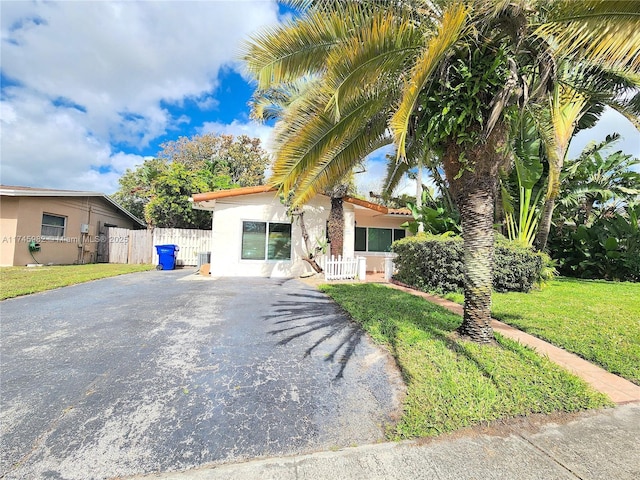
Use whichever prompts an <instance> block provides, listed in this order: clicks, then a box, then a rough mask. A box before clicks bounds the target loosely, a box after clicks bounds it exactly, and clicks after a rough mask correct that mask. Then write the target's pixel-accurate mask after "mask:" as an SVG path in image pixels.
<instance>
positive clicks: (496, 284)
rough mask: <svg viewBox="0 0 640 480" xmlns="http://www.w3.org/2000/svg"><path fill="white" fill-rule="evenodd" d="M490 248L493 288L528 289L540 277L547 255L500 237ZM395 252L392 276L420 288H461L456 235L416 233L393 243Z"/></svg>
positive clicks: (461, 261) (461, 262) (459, 243)
mask: <svg viewBox="0 0 640 480" xmlns="http://www.w3.org/2000/svg"><path fill="white" fill-rule="evenodd" d="M494 248H495V250H494V259H495V267H494V272H493V288H494V290H495V291H497V292H528V291H530V290H531V289H532V288H533V287H534V285H536V283H539V282H541V281H542V280H544V278H543V277H544V276H545V275H546V271H547V268H546V267H547V266H548V264H549V259H548V258H545V257H546V255H545V254H543V253H537V252H534V251H533V250H532V249H530V248H527V247H522V246H519V245H517V244H515V243H513V242H509V241H508V240H506V239H504V238H498V239H497V241H496V245H495V247H494ZM393 251H394V252H395V253H396V254H397V257H396V259H395V265H396V268H397V271H398V272H397V273H396V275H394V278H395V279H396V280H398V281H400V282H403V283H406V284H407V285H411V286H413V287H416V288H418V289H420V290H425V291H434V292H440V293H450V292H456V291H460V290H462V288H463V275H464V274H463V267H464V257H463V255H464V252H463V244H462V239H461V238H460V237H443V236H437V235H416V236H414V237H407V238H404V239H402V240H399V241H397V242H394V244H393Z"/></svg>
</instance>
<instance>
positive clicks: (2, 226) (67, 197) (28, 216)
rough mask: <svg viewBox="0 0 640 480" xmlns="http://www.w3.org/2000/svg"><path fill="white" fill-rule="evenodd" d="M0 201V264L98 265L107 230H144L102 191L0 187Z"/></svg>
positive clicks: (104, 245) (139, 221) (103, 249)
mask: <svg viewBox="0 0 640 480" xmlns="http://www.w3.org/2000/svg"><path fill="white" fill-rule="evenodd" d="M0 197H1V200H0V265H2V266H10V265H26V264H30V263H42V264H74V263H75V264H82V263H94V262H98V261H100V255H101V253H102V252H103V251H105V253H106V251H108V245H107V244H106V243H105V242H106V236H105V235H104V233H105V229H106V228H107V227H122V228H128V229H138V228H145V227H146V225H145V224H144V222H143V221H142V220H140V219H139V218H136V217H135V216H133V215H132V214H131V213H129V212H128V211H127V210H125V209H124V208H123V207H121V206H120V205H118V204H117V203H116V202H114V201H113V200H112V199H111V198H109V197H108V196H107V195H104V194H102V193H96V192H77V191H72V190H52V189H45V188H31V187H11V186H1V185H0ZM101 240H102V241H101ZM30 244H31V245H32V248H31V249H30V248H29V245H30ZM34 244H37V245H34ZM33 247H35V248H39V250H35V251H34V248H33ZM105 249H106V250H105Z"/></svg>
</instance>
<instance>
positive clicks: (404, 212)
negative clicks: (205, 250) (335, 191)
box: [189, 185, 411, 217]
mask: <svg viewBox="0 0 640 480" xmlns="http://www.w3.org/2000/svg"><path fill="white" fill-rule="evenodd" d="M276 191H277V190H276V189H275V188H274V187H271V186H269V185H259V186H256V187H241V188H233V189H229V190H218V191H215V192H206V193H196V194H195V195H193V197H191V198H190V199H189V200H190V201H191V202H192V204H193V205H192V207H193V208H194V209H196V210H213V209H215V206H216V200H220V199H223V198H232V197H240V196H244V195H255V194H258V193H268V192H276ZM325 196H326V195H325ZM342 199H343V201H344V202H347V203H350V204H352V205H355V206H356V207H362V208H366V209H369V210H373V211H375V212H378V213H380V214H382V215H394V216H395V215H398V216H403V217H406V216H410V215H411V212H410V211H409V210H408V209H406V208H388V207H385V206H384V205H379V204H377V203H373V202H369V201H367V200H362V199H361V198H355V197H350V196H345V197H343V198H342Z"/></svg>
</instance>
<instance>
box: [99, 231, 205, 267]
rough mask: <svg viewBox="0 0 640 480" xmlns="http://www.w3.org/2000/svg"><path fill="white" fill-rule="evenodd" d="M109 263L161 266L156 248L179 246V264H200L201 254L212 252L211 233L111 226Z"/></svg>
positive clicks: (177, 259)
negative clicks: (128, 228)
mask: <svg viewBox="0 0 640 480" xmlns="http://www.w3.org/2000/svg"><path fill="white" fill-rule="evenodd" d="M108 231H109V232H108V242H109V263H130V264H134V263H151V264H153V265H157V264H158V252H157V251H156V248H155V246H156V245H178V248H179V250H178V255H177V256H176V264H178V265H194V266H195V265H197V264H198V254H199V253H201V252H208V251H210V250H211V230H196V229H186V228H154V229H153V230H127V229H126V228H116V227H109V229H108Z"/></svg>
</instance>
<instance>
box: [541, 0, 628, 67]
mask: <svg viewBox="0 0 640 480" xmlns="http://www.w3.org/2000/svg"><path fill="white" fill-rule="evenodd" d="M638 32H640V8H638V2H637V1H629V0H564V1H559V2H555V3H552V4H551V7H550V9H549V11H548V17H547V19H546V21H545V23H543V24H542V25H540V26H539V27H538V28H537V29H536V31H535V34H537V35H540V36H542V37H545V38H547V39H548V41H549V43H550V44H551V45H553V46H554V49H555V51H556V52H557V53H558V54H559V55H560V56H562V57H564V58H567V57H569V58H571V57H573V58H576V57H578V58H585V59H587V60H589V61H591V62H594V63H599V64H604V65H608V66H610V67H614V68H616V67H617V68H631V69H636V70H637V69H638V68H640V35H639V34H638Z"/></svg>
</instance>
